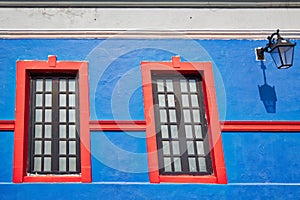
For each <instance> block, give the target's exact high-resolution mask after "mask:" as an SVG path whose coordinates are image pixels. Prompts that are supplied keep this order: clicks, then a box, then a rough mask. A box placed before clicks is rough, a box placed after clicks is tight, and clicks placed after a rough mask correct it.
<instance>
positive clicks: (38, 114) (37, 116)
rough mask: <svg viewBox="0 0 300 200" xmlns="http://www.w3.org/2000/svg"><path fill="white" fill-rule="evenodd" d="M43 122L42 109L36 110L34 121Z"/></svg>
mask: <svg viewBox="0 0 300 200" xmlns="http://www.w3.org/2000/svg"><path fill="white" fill-rule="evenodd" d="M42 120H43V111H42V109H36V110H35V121H36V122H42Z"/></svg>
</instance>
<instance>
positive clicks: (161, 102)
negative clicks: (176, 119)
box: [158, 94, 166, 107]
mask: <svg viewBox="0 0 300 200" xmlns="http://www.w3.org/2000/svg"><path fill="white" fill-rule="evenodd" d="M158 105H159V107H166V100H165V95H163V94H159V95H158Z"/></svg>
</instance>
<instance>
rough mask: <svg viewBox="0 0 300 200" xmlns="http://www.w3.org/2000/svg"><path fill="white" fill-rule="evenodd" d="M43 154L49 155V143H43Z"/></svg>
mask: <svg viewBox="0 0 300 200" xmlns="http://www.w3.org/2000/svg"><path fill="white" fill-rule="evenodd" d="M44 154H51V141H45V146H44Z"/></svg>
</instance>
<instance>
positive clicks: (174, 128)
mask: <svg viewBox="0 0 300 200" xmlns="http://www.w3.org/2000/svg"><path fill="white" fill-rule="evenodd" d="M171 136H172V138H178V131H177V126H176V125H171Z"/></svg>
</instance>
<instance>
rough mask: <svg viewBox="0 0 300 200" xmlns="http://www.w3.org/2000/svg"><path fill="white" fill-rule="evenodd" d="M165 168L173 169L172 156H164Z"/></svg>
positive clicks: (169, 170) (167, 170)
mask: <svg viewBox="0 0 300 200" xmlns="http://www.w3.org/2000/svg"><path fill="white" fill-rule="evenodd" d="M164 168H165V172H171V171H172V167H171V158H164Z"/></svg>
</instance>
